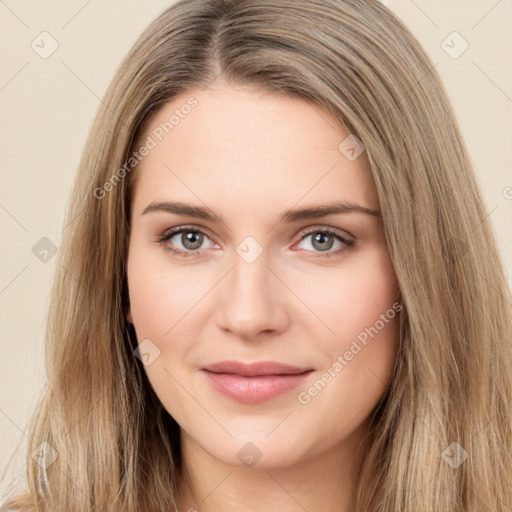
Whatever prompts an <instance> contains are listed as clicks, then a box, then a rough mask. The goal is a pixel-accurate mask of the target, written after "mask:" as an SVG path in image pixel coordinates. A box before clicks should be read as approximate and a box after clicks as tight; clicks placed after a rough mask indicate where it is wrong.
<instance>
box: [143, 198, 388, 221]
mask: <svg viewBox="0 0 512 512" xmlns="http://www.w3.org/2000/svg"><path fill="white" fill-rule="evenodd" d="M156 211H158V212H167V213H175V214H178V215H186V216H187V217H193V218H196V219H203V220H206V221H211V222H223V220H222V217H220V216H219V215H217V214H216V213H215V212H214V211H212V210H211V209H210V208H205V207H202V206H194V205H190V204H186V203H180V202H171V201H164V202H156V203H155V202H153V203H150V204H149V205H148V206H146V208H144V211H143V212H142V215H145V214H147V213H150V212H156ZM342 213H361V214H365V215H371V216H373V217H380V216H381V214H380V212H379V211H377V210H371V209H370V208H366V207H365V206H361V205H358V204H354V203H347V202H342V201H336V202H334V203H328V204H322V205H313V206H309V207H306V208H301V209H295V210H286V211H285V212H283V213H282V214H281V217H280V220H279V222H297V221H300V220H307V219H316V218H319V217H325V216H326V215H335V214H342Z"/></svg>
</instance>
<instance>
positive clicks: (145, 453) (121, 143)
mask: <svg viewBox="0 0 512 512" xmlns="http://www.w3.org/2000/svg"><path fill="white" fill-rule="evenodd" d="M218 78H220V79H222V80H225V81H226V82H227V83H229V84H235V85H236V84H240V85H252V86H257V87H258V88H260V89H261V90H262V91H269V92H272V93H282V94H287V95H292V96H295V97H299V98H302V99H305V100H308V101H313V102H315V104H316V105H318V106H319V107H321V108H324V109H326V110H327V111H328V112H329V113H331V114H332V115H333V116H335V118H337V119H338V120H339V122H340V124H341V125H342V126H343V127H345V128H346V129H347V131H349V132H350V133H352V134H355V135H356V136H357V137H358V138H359V139H361V140H362V141H363V143H364V145H365V147H366V156H367V158H368V159H369V163H370V165H371V169H372V174H373V178H374V180H375V185H376V188H377V192H378V195H379V200H380V207H381V211H382V215H383V222H384V229H385V236H386V240H387V244H388V248H389V253H390V257H391V260H392V262H393V265H394V269H395V272H396V276H397V279H398V283H399V286H400V291H401V294H402V299H403V300H402V302H403V310H402V315H401V324H400V348H399V352H398V357H397V361H396V366H395V370H394V373H393V376H392V379H391V382H390V384H389V386H388V389H387V391H386V393H385V395H384V396H383V398H382V400H381V402H380V403H379V405H378V407H377V408H376V410H375V411H374V415H373V417H372V420H373V421H372V427H371V429H370V432H369V436H370V438H371V442H370V443H369V445H368V446H369V447H368V450H367V452H366V453H365V454H364V461H363V466H362V470H361V473H360V474H359V486H358V496H357V498H358V508H357V510H358V511H360V512H377V511H379V512H412V511H414V512H417V511H421V512H427V511H436V512H438V511H442V512H448V511H450V512H451V511H455V510H460V511H466V512H481V511H482V510H484V509H485V510H494V511H504V510H510V509H509V508H507V507H510V506H512V458H511V455H512V434H511V431H512V429H511V426H512V416H511V415H510V409H509V405H510V403H511V401H512V375H511V374H512V350H511V348H512V346H511V341H512V312H511V299H510V291H509V289H508V286H507V282H506V278H505V273H504V270H503V266H502V262H501V260H500V257H499V254H498V251H497V245H496V242H495V239H494V237H493V234H492V229H491V226H490V224H489V219H488V215H487V212H486V210H485V207H484V202H483V200H482V196H481V193H480V191H479V189H478V186H477V183H476V180H475V175H474V171H473V167H472V163H471V161H470V158H469V156H468V151H467V148H466V146H465V144H464V141H463V139H462V137H461V133H460V130H459V127H458V125H457V122H456V119H455V116H454V114H453V111H452V107H451V106H450V104H449V101H448V99H447V94H446V92H445V90H444V88H443V86H442V83H441V80H440V78H439V76H438V74H437V73H436V70H435V68H434V65H433V64H432V62H431V60H430V59H429V58H428V57H427V55H426V54H425V52H424V50H423V49H422V48H421V47H420V45H419V43H418V42H417V40H416V39H415V38H414V36H413V35H412V34H411V33H410V32H409V30H408V29H407V28H406V27H405V26H404V24H403V23H402V22H401V21H400V20H399V19H398V18H397V17H396V16H395V15H394V14H393V13H392V12H391V11H390V10H388V9H387V8H386V7H384V6H383V5H382V4H381V3H379V2H378V1H377V0H369V1H364V2H363V1H361V0H294V1H293V2H290V1H288V0H181V1H179V2H177V3H175V4H174V5H172V6H171V7H169V8H168V9H167V10H165V11H164V12H163V13H162V14H161V15H160V16H159V17H158V18H157V19H156V20H155V21H154V22H153V23H151V25H150V26H149V27H148V28H147V30H145V31H144V33H143V34H142V35H141V36H140V38H139V39H138V41H137V42H136V43H135V45H134V46H133V48H132V49H131V50H130V52H129V54H128V55H127V56H126V58H125V59H124V60H123V62H122V64H121V66H120V68H119V70H118V71H117V73H116V75H115V77H114V79H113V81H112V83H111V84H110V86H109V88H108V90H107V92H106V95H105V98H104V99H103V101H102V103H101V104H100V107H99V111H98V114H97V117H96V119H95V122H94V125H93V127H92V129H91V133H90V135H89V138H88V140H87V144H86V147H85V150H84V153H83V157H82V160H81V163H80V167H79V171H78V175H77V177H76V182H75V186H74V190H73V193H72V198H71V201H70V207H69V210H68V212H67V219H66V221H65V225H66V229H65V231H64V235H63V240H62V244H61V247H60V252H59V256H58V257H59V260H58V266H57V271H56V275H55V280H54V284H53V289H52V298H51V304H50V310H49V319H48V327H47V333H46V340H45V342H46V345H45V347H46V353H45V355H46V368H47V377H48V385H47V388H46V389H45V390H44V394H43V395H42V398H41V399H40V401H39V403H38V405H37V407H36V409H35V410H34V412H33V417H32V421H31V425H30V432H29V447H28V453H27V457H26V466H27V483H28V489H27V490H26V492H25V493H20V494H19V495H17V496H14V497H12V498H11V499H10V500H9V501H8V502H6V503H4V505H3V507H1V508H0V510H2V511H3V510H7V509H8V507H9V506H11V507H14V508H17V509H19V510H21V511H29V510H37V511H48V512H50V511H51V512H64V511H65V512H85V511H88V510H91V511H92V510H93V509H95V510H101V511H119V512H140V511H141V510H144V511H145V512H161V511H162V510H173V507H174V506H175V503H174V496H175V490H176V489H175V487H176V483H177V482H178V478H177V476H178V475H179V474H180V469H181V459H180V447H179V427H178V425H177V424H176V422H175V421H174V420H173V419H172V418H171V417H170V416H169V415H168V414H167V412H166V411H165V410H164V408H163V406H162V404H161V403H160V402H159V400H158V398H157V397H156V395H155V393H154V392H153V390H152V389H151V386H150V385H149V383H148V380H147V377H146V375H145V372H144V369H143V366H142V363H141V361H140V360H139V359H138V358H137V357H135V356H134V353H133V352H134V349H135V348H136V347H137V340H136V337H135V333H134V330H133V327H132V326H131V324H129V323H128V322H127V319H126V316H125V309H126V305H127V300H128V295H127V283H126V257H127V248H128V239H129V232H130V222H129V220H130V217H129V212H130V201H131V194H132V191H133V180H134V177H135V175H136V165H132V164H133V162H132V163H131V164H130V165H129V166H127V164H126V162H127V161H129V159H130V158H131V155H132V154H133V151H134V150H136V149H137V147H139V145H140V144H141V136H142V134H143V129H144V127H145V126H147V123H148V122H149V120H150V119H151V116H152V115H153V114H154V113H155V112H156V111H157V110H158V108H159V107H161V106H162V105H163V104H164V103H165V102H168V101H169V100H172V98H173V97H175V96H176V95H177V94H179V93H181V92H184V91H187V90H190V89H191V88H196V87H207V86H208V85H209V84H210V83H212V81H213V80H215V79H218ZM121 169H124V172H122V171H121ZM107 183H110V185H109V186H107V185H106V184H107ZM43 442H44V443H47V444H43V445H42V446H43V447H44V448H46V450H47V456H48V457H50V460H53V459H54V458H55V455H56V454H57V455H58V456H57V458H56V459H55V460H54V461H53V462H52V463H51V464H50V465H48V467H46V469H45V470H43V469H42V466H45V464H41V465H39V464H37V463H36V462H35V461H34V460H33V459H32V457H31V454H32V452H33V451H34V450H36V449H39V448H38V447H40V446H41V443H43ZM455 459H458V463H457V464H454V463H453V461H454V460H455ZM241 507H242V505H241ZM242 508H243V507H242Z"/></svg>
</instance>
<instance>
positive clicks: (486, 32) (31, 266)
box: [0, 0, 512, 502]
mask: <svg viewBox="0 0 512 512" xmlns="http://www.w3.org/2000/svg"><path fill="white" fill-rule="evenodd" d="M171 3H172V1H170V0H153V1H151V2H142V0H109V1H108V2H105V1H100V0H89V1H87V0H67V1H65V2H64V1H63V0H62V1H56V0H51V1H45V2H40V1H39V0H5V1H3V0H0V45H1V49H0V55H1V57H0V58H1V66H0V108H1V112H2V116H1V118H0V141H1V149H2V160H1V188H0V227H1V233H2V242H3V243H2V251H1V253H0V269H1V274H0V312H1V315H2V316H1V324H0V325H1V329H2V333H1V334H2V341H1V347H2V356H3V357H2V358H1V359H0V439H1V446H0V478H1V477H2V476H4V479H3V480H2V482H1V483H0V502H3V501H4V499H5V496H6V495H7V494H8V493H9V492H10V490H11V489H10V487H9V484H10V483H11V479H13V478H16V477H17V476H18V475H21V473H20V472H21V471H22V468H23V463H24V456H25V453H24V450H25V443H26V434H25V431H26V427H27V419H28V414H29V412H30V411H31V410H32V407H33V406H34V404H35V401H36V398H37V396H38V395H39V393H40V390H41V387H42V385H43V383H44V380H45V377H44V375H45V374H44V367H43V363H44V357H43V355H44V352H43V332H44V322H45V318H46V308H47V306H48V298H49V296H48V294H49V289H50V283H51V277H52V273H53V271H54V269H55V264H56V263H55V261H56V259H55V258H52V259H49V261H48V262H46V263H43V262H42V261H40V260H39V259H38V258H36V256H35V255H34V254H33V252H32V247H33V246H34V245H35V244H36V243H37V242H38V241H39V240H40V239H41V238H43V237H47V238H49V239H50V240H51V241H52V242H53V243H54V244H55V245H56V246H57V247H58V246H59V244H60V240H61V231H62V229H63V227H64V226H63V214H64V211H65V207H66V205H67V201H68V195H69V192H70V187H71V184H72V182H73V179H74V175H75V172H76V169H77V165H78V162H79V158H80V154H81V151H82V148H83V145H84V143H85V139H86V136H87V133H88V130H89V128H90V126H91V122H92V120H93V117H94V115H95V113H96V109H97V106H98V104H99V101H100V98H102V97H103V94H104V92H105V90H106V88H107V85H108V83H109V82H110V80H111V78H112V76H113V74H114V72H115V70H116V68H117V66H118V65H119V63H120V61H121V59H122V57H123V56H124V55H125V54H126V52H127V51H128V50H129V48H130V46H131V45H132V44H133V43H134V42H135V40H136V38H137V37H138V36H139V34H140V33H141V32H142V31H143V29H144V28H145V27H146V26H147V25H148V23H149V22H150V21H151V20H152V19H153V18H154V17H155V16H157V15H158V14H159V13H160V12H161V11H162V10H163V9H164V8H165V7H167V6H168V5H170V4H171ZM385 3H386V4H388V5H389V7H390V8H391V9H392V10H394V11H395V12H396V13H397V14H398V15H399V16H400V17H401V18H402V19H403V20H404V21H405V23H406V24H407V25H408V26H409V27H410V28H411V30H412V31H413V33H414V34H415V35H416V36H417V38H418V39H419V41H420V42H421V43H422V44H423V46H424V47H425V49H426V50H427V52H428V53H429V55H430V56H431V58H432V59H433V62H434V63H437V66H436V68H437V70H438V71H439V73H440V74H441V77H442V78H443V81H444V83H445V85H446V88H447V90H448V93H449V95H450V98H451V100H452V102H453V105H454V108H455V112H456V114H457V117H458V119H459V122H460V125H461V128H462V131H463V134H464V137H465V139H466V141H467V144H468V148H469V151H470V153H471V156H472V158H473V162H474V164H475V166H476V169H477V172H478V177H479V180H480V183H481V186H482V190H483V193H484V196H485V198H486V203H487V210H488V212H489V214H490V219H491V220H492V222H493V225H494V226H495V230H496V236H497V238H498V240H499V244H500V249H501V251H502V256H503V260H504V262H505V264H506V266H507V272H508V276H509V283H512V228H511V225H512V223H511V220H512V170H511V162H512V143H511V142H512V139H511V135H512V58H511V55H512V36H511V32H510V20H512V2H511V1H510V0H500V1H497V0H478V1H473V2H467V1H464V0H448V1H447V0H433V1H427V0H415V1H412V0H389V1H387V2H385ZM43 31H46V32H48V33H49V34H51V37H53V38H54V39H55V40H56V41H57V42H58V45H59V46H58V48H57V50H56V51H55V52H54V53H53V54H52V55H50V56H49V57H48V58H47V59H43V58H41V57H40V56H39V54H38V53H36V51H34V50H33V49H32V47H31V44H32V42H33V41H34V40H35V43H34V45H35V44H39V46H42V43H41V42H40V40H41V38H40V37H39V34H41V32H43ZM453 31H457V32H458V33H459V34H460V35H461V36H462V38H464V40H466V41H467V43H468V44H469V47H468V49H467V50H466V51H465V52H464V53H462V55H460V56H459V57H458V58H456V59H454V58H452V57H451V56H450V55H448V54H447V53H446V51H445V50H444V49H443V47H442V46H441V45H442V41H444V40H445V39H446V38H447V36H449V35H450V34H451V33H452V32H453ZM41 37H47V36H41ZM457 37H458V36H455V38H454V36H450V37H449V38H448V39H447V42H446V43H445V45H446V44H448V45H450V46H452V47H453V48H452V49H451V50H449V51H451V52H454V51H457V50H459V49H460V48H462V47H461V44H464V43H463V41H462V40H460V39H457ZM452 40H453V42H452ZM45 41H46V44H45V48H46V49H48V48H50V46H49V45H50V40H49V39H46V40H45ZM40 51H42V49H41V50H40ZM15 450H18V454H17V455H16V456H15V458H14V459H13V463H12V464H11V465H10V466H9V467H8V466H7V462H8V460H9V459H10V457H11V455H12V454H13V453H14V452H15ZM6 468H7V469H6ZM21 476H22V475H21Z"/></svg>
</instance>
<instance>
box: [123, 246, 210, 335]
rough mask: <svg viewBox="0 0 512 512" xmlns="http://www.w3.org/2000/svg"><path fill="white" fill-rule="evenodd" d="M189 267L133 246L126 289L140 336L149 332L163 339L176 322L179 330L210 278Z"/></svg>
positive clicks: (206, 289) (202, 294) (203, 293)
mask: <svg viewBox="0 0 512 512" xmlns="http://www.w3.org/2000/svg"><path fill="white" fill-rule="evenodd" d="M192 268H193V267H188V268H187V267H185V268H183V267H182V268H180V267H179V266H178V265H171V264H170V263H169V264H168V263H167V262H166V261H165V256H162V254H156V255H155V251H152V252H149V251H144V250H143V249H138V248H137V247H134V248H133V250H132V251H131V252H130V258H129V261H128V269H127V272H128V288H129V295H130V310H131V313H132V317H133V324H134V327H135V330H136V332H137V334H138V337H139V338H140V337H141V336H142V337H151V335H152V336H154V337H156V339H161V340H164V339H166V338H167V337H170V336H171V335H172V330H173V329H174V326H175V325H176V326H177V325H179V327H178V328H180V329H181V328H183V326H185V325H186V318H185V317H186V315H187V314H188V312H189V311H191V310H192V309H193V308H194V307H196V306H197V304H198V303H199V302H200V300H201V298H202V297H203V296H204V295H205V294H206V293H207V291H208V289H209V288H211V286H210V287H208V282H209V281H211V279H209V277H208V276H207V275H202V274H201V271H200V270H192ZM210 277H211V276H210ZM178 322H180V323H179V324H178Z"/></svg>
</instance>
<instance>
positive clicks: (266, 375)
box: [202, 361, 313, 404]
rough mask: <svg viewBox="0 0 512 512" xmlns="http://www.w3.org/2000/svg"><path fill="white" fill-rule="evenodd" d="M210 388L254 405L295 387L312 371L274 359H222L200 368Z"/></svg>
mask: <svg viewBox="0 0 512 512" xmlns="http://www.w3.org/2000/svg"><path fill="white" fill-rule="evenodd" d="M202 370H203V371H204V373H205V375H206V376H207V377H208V379H209V381H210V383H211V384H212V386H213V388H214V389H216V390H217V391H219V392H220V393H222V394H224V395H226V396H228V397H230V398H234V399H235V400H237V401H239V402H243V403H246V404H257V403H260V402H264V401H266V400H270V399H271V398H273V397H275V396H277V395H280V394H282V393H285V392H286V391H289V390H290V389H293V388H295V387H297V386H298V385H299V384H301V383H302V382H303V380H304V379H305V378H306V377H307V376H308V375H309V374H310V373H311V372H312V371H313V368H301V367H297V366H290V365H286V364H282V363H276V362H273V361H261V362H257V363H252V364H245V363H240V362H237V361H221V362H218V363H214V364H211V365H208V366H205V367H203V368H202Z"/></svg>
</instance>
